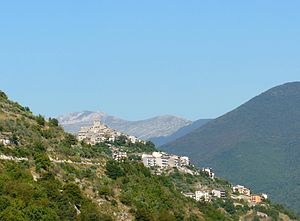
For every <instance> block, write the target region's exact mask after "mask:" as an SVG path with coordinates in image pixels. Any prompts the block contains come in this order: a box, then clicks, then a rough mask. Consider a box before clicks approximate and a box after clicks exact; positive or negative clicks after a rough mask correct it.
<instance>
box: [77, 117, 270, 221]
mask: <svg viewBox="0 0 300 221" xmlns="http://www.w3.org/2000/svg"><path fill="white" fill-rule="evenodd" d="M120 138H122V139H124V144H127V145H128V144H129V145H130V144H136V143H143V144H146V142H145V141H142V140H139V139H137V138H136V137H134V136H129V135H125V134H122V133H120V132H118V131H115V130H113V129H110V128H109V127H107V126H106V125H104V124H102V123H101V122H100V121H95V122H94V124H93V125H92V126H91V127H82V128H81V130H80V131H79V133H78V140H79V141H84V142H86V143H88V144H92V145H95V144H97V143H107V144H108V146H109V148H110V150H111V153H112V154H111V156H112V158H113V159H114V160H116V161H118V162H122V161H124V160H128V159H130V160H135V161H138V162H141V163H143V165H144V166H145V167H147V168H149V169H150V170H151V171H152V173H153V174H154V175H157V176H160V175H162V174H164V175H167V174H172V172H174V171H178V172H181V173H183V174H188V175H191V176H193V177H198V176H206V177H207V178H209V179H211V180H212V182H211V185H198V188H195V189H194V192H182V194H183V195H184V196H186V197H188V198H191V199H193V200H195V201H199V202H204V203H211V202H212V201H213V200H215V199H228V198H229V199H231V200H233V201H234V204H233V205H234V206H235V207H244V206H248V207H255V206H256V205H260V206H263V205H264V204H265V203H268V202H269V201H268V195H267V194H265V193H261V194H255V193H253V194H252V193H251V190H250V189H249V188H246V187H244V186H242V185H231V184H229V185H227V186H226V188H215V187H216V186H218V185H215V183H214V182H215V181H216V180H218V179H219V178H218V177H217V176H216V174H215V173H214V171H213V169H212V168H208V167H204V168H202V169H198V168H196V167H195V166H194V165H192V164H191V163H190V160H189V157H187V156H177V155H174V154H168V153H166V152H162V151H152V152H151V151H150V152H149V151H147V152H143V151H136V152H132V151H126V147H125V146H122V145H118V146H115V145H114V144H115V142H116V141H118V140H120ZM133 156H134V157H133ZM257 215H258V216H259V217H261V218H267V217H268V214H266V213H263V212H259V213H257Z"/></svg>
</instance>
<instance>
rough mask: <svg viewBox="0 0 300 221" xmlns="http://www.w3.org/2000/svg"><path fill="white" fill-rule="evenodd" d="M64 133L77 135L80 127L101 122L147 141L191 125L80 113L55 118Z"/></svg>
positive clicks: (163, 118)
mask: <svg viewBox="0 0 300 221" xmlns="http://www.w3.org/2000/svg"><path fill="white" fill-rule="evenodd" d="M57 119H58V120H59V122H60V124H61V125H62V126H63V127H64V128H65V130H66V131H68V132H72V133H77V132H78V131H79V129H80V127H82V126H90V125H92V124H93V121H94V120H101V121H102V122H103V123H104V124H107V125H108V126H109V127H111V128H112V129H115V130H118V131H120V132H123V133H126V134H129V135H134V136H136V137H138V138H140V139H145V140H148V139H150V138H152V137H158V136H168V135H170V134H172V133H174V132H176V131H177V130H178V129H179V128H181V127H183V126H187V125H189V124H191V123H192V121H190V120H186V119H184V118H182V117H178V116H173V115H161V116H156V117H152V118H148V119H145V120H138V121H128V120H123V119H121V118H118V117H115V116H111V115H108V114H106V113H104V112H101V111H97V112H93V111H82V112H73V113H69V114H65V115H61V116H59V117H58V118H57Z"/></svg>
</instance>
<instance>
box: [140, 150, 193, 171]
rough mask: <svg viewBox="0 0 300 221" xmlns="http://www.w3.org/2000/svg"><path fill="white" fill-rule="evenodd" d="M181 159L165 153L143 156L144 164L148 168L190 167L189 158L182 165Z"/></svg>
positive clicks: (185, 158)
mask: <svg viewBox="0 0 300 221" xmlns="http://www.w3.org/2000/svg"><path fill="white" fill-rule="evenodd" d="M181 158H182V157H179V156H176V155H170V154H167V153H164V152H153V153H152V154H143V155H142V162H143V163H144V165H145V166H146V167H152V166H158V167H161V168H168V167H170V168H173V167H176V168H180V167H183V166H186V165H188V161H189V160H188V158H187V157H184V160H183V162H184V163H183V164H182V163H181Z"/></svg>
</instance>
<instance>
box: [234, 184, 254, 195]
mask: <svg viewBox="0 0 300 221" xmlns="http://www.w3.org/2000/svg"><path fill="white" fill-rule="evenodd" d="M232 190H233V192H238V193H239V194H242V195H245V196H250V194H251V191H250V189H248V188H246V187H244V186H242V185H236V186H234V187H232Z"/></svg>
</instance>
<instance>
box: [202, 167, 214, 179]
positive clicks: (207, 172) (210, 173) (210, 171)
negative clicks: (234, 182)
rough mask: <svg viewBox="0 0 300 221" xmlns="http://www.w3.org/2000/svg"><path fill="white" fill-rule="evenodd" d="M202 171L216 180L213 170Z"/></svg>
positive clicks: (205, 169)
mask: <svg viewBox="0 0 300 221" xmlns="http://www.w3.org/2000/svg"><path fill="white" fill-rule="evenodd" d="M202 171H203V172H204V173H206V174H207V175H208V176H209V177H210V178H211V179H215V173H214V172H213V169H212V168H208V167H207V168H203V169H202Z"/></svg>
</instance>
